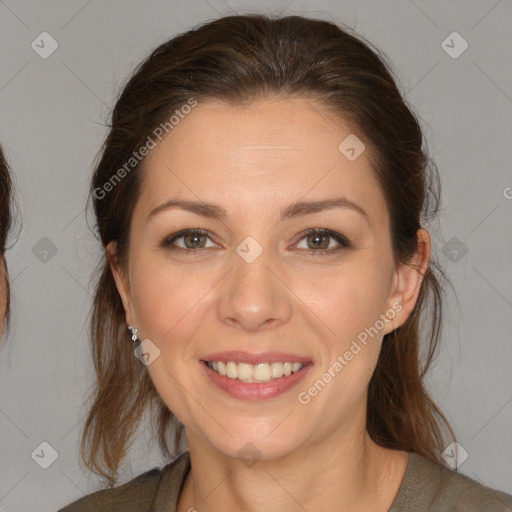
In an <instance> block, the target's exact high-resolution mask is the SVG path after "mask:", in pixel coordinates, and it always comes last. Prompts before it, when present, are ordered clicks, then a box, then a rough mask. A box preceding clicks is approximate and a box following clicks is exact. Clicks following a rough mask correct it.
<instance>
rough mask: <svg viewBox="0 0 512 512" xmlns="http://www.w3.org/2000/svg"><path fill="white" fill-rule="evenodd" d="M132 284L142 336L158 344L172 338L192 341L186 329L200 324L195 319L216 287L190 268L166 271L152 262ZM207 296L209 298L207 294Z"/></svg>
mask: <svg viewBox="0 0 512 512" xmlns="http://www.w3.org/2000/svg"><path fill="white" fill-rule="evenodd" d="M146 261H147V262H148V263H147V264H145V265H144V268H143V270H142V271H141V272H139V274H138V276H137V278H136V279H134V280H133V282H132V290H133V298H134V305H135V310H136V315H137V320H138V322H139V325H140V327H139V329H140V331H141V333H142V334H143V335H144V336H145V337H147V338H150V339H152V341H154V342H155V343H157V344H165V343H166V342H168V341H169V340H171V339H176V333H180V336H179V339H189V338H190V336H191V335H192V332H191V333H190V336H188V335H187V332H186V331H187V330H191V329H192V330H194V327H197V324H196V323H195V322H194V321H193V318H194V317H195V316H197V314H198V312H199V311H200V310H201V309H202V308H204V305H205V304H206V303H207V302H208V295H207V292H208V290H209V289H210V288H212V287H213V283H212V284H210V283H209V281H208V277H207V276H204V275H202V276H199V275H198V274H197V273H194V272H193V271H191V269H187V268H185V267H184V268H181V269H177V268H173V269H169V268H166V267H165V265H161V263H154V264H151V263H150V260H149V259H147V260H146ZM205 294H206V295H205Z"/></svg>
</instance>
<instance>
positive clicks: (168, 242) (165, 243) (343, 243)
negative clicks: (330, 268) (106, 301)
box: [160, 228, 351, 257]
mask: <svg viewBox="0 0 512 512" xmlns="http://www.w3.org/2000/svg"><path fill="white" fill-rule="evenodd" d="M313 234H316V235H320V236H329V237H331V238H333V239H334V240H336V241H337V242H338V243H339V244H340V245H339V246H338V247H335V248H334V249H319V250H314V249H300V250H305V251H307V252H308V253H310V256H311V257H316V256H318V255H327V254H332V253H334V252H337V251H339V250H341V249H346V248H348V247H351V243H350V242H349V240H348V239H347V238H346V237H344V236H343V235H341V234H339V233H336V232H335V231H330V230H329V229H323V228H311V229H308V230H306V231H305V232H304V233H302V235H301V238H299V240H298V242H300V241H301V240H302V239H304V238H307V237H308V236H309V235H313ZM187 235H205V236H207V237H208V238H210V239H211V236H210V235H211V233H210V232H209V231H208V230H205V229H199V228H197V229H183V230H181V231H179V232H178V233H174V234H172V235H170V236H167V237H166V238H164V239H163V240H162V241H161V242H160V246H161V247H163V248H167V249H170V250H173V251H174V250H180V251H185V254H191V253H198V252H199V251H201V250H203V249H208V247H200V248H199V249H184V248H183V247H172V244H173V242H175V241H176V240H178V239H179V238H183V237H185V236H187ZM298 242H297V243H298Z"/></svg>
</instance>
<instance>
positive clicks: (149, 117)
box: [81, 14, 455, 485]
mask: <svg viewBox="0 0 512 512" xmlns="http://www.w3.org/2000/svg"><path fill="white" fill-rule="evenodd" d="M391 70H392V68H391V66H390V65H389V64H386V61H385V57H384V55H383V54H380V52H379V50H378V49H376V48H374V47H373V45H372V44H371V43H370V42H368V41H366V40H365V39H363V38H362V37H361V36H358V35H357V34H356V33H353V31H352V30H351V29H349V28H348V27H347V28H346V29H342V28H341V27H340V26H338V25H337V24H335V23H333V22H330V21H325V20H314V19H309V18H305V17H301V16H286V17H279V16H272V15H266V14H247V15H239V16H238V15H237V16H226V17H222V18H219V19H216V20H213V21H209V22H207V23H204V24H202V25H199V26H197V27H194V28H193V29H192V30H190V31H187V32H185V33H182V34H179V35H177V36H176V37H173V38H171V39H170V40H168V41H167V42H165V43H163V44H161V45H160V46H159V47H158V48H156V49H155V50H154V51H152V53H151V54H150V55H149V56H148V57H147V58H146V59H145V60H144V61H143V62H141V63H140V64H139V65H138V66H137V67H136V69H135V70H134V72H133V74H132V76H131V77H130V78H129V80H128V81H127V83H126V84H125V86H124V88H123V89H122V91H121V93H120V95H119V97H118V99H117V101H116V104H115V106H114V108H113V111H112V116H111V122H110V123H109V133H108V135H107V137H106V140H105V142H104V144H103V147H102V149H101V150H100V152H99V153H98V156H97V160H96V166H95V171H94V176H93V179H92V182H91V187H90V196H89V198H90V200H91V202H92V205H93V209H94V213H95V216H96V222H97V230H98V234H99V238H100V239H101V243H102V244H103V246H104V247H106V246H107V244H108V243H109V242H111V241H115V242H116V245H117V252H116V259H117V263H118V264H119V265H120V267H121V268H125V265H126V264H127V256H128V249H129V241H130V225H131V217H132V213H133V209H134V205H135V204H136V202H137V198H138V195H139V192H140V187H141V182H142V178H143V171H144V162H145V160H144V159H141V160H140V161H136V162H135V164H134V165H132V164H133V161H131V160H130V159H131V158H133V156H134V155H136V154H137V155H138V150H139V149H140V148H141V147H142V146H144V145H145V144H146V143H147V141H148V140H149V139H150V138H152V137H153V135H154V134H155V133H156V131H155V130H156V128H157V127H158V126H160V125H162V124H163V123H166V122H167V121H168V119H169V117H170V116H171V115H172V114H173V113H175V112H177V111H178V110H179V109H180V108H181V107H182V106H183V105H186V104H187V102H189V101H190V100H191V99H194V100H196V101H197V102H206V101H208V100H214V101H222V102H225V103H226V104H229V105H233V106H236V105H245V104H249V103H250V102H253V101H257V100H259V99H267V98H305V99H308V100H312V101H315V102H316V104H317V105H321V106H324V107H327V111H328V112H329V113H330V114H333V115H334V116H339V118H340V119H342V120H344V121H345V122H347V123H349V126H351V127H352V129H353V130H354V131H357V133H358V136H359V135H360V138H362V139H363V140H365V141H366V142H367V143H368V146H369V148H370V151H369V152H368V154H369V155H370V158H371V160H370V161H371V164H372V168H373V170H374V172H375V175H376V177H377V179H378V182H379V184H380V186H381V188H382V191H383V194H384V196H385V199H386V204H387V207H388V210H389V214H390V231H391V233H390V235H391V239H392V250H393V256H394V259H395V262H396V263H405V264H410V265H413V257H414V256H415V254H417V249H418V246H417V244H418V238H417V230H418V229H420V228H421V227H422V223H423V222H424V221H427V220H429V219H434V218H435V217H436V215H437V211H438V207H439V200H440V180H439V175H438V172H437V168H436V166H435V164H434V163H433V162H432V161H431V159H430V158H429V157H428V156H427V153H426V150H425V149H424V148H423V147H422V146H423V136H422V130H421V128H420V125H419V123H418V121H417V118H416V116H415V115H414V114H413V113H412V111H411V109H410V107H409V106H408V105H407V104H406V101H405V100H404V99H403V98H402V96H401V94H400V92H399V90H398V89H397V86H396V84H395V80H394V78H393V75H392V71H391ZM383 120H385V121H383ZM129 161H130V162H131V163H130V165H132V167H133V168H132V169H129V172H128V171H127V168H126V163H127V162H129ZM122 169H124V170H125V172H121V171H122ZM116 173H117V176H116ZM121 178H122V179H121ZM108 184H110V186H108V187H107V185H108ZM443 280H446V282H448V280H447V277H446V275H445V274H444V272H443V270H442V269H441V267H440V266H439V264H438V263H437V261H436V260H435V259H434V258H433V257H432V258H431V259H430V262H429V265H428V268H427V270H426V272H425V273H424V277H423V280H422V283H421V288H420V291H419V296H418V299H417V302H416V304H415V307H414V309H413V311H412V312H411V314H410V315H409V317H408V318H407V321H406V322H405V323H404V324H403V325H402V326H400V327H399V328H398V329H396V330H395V331H394V332H390V333H389V334H387V335H386V336H385V337H384V340H383V344H382V348H381V352H380V356H379V359H378V362H377V366H376V369H375V372H374V374H373V376H372V378H371V381H370V383H369V390H368V406H367V430H368V433H369V435H370V436H371V438H372V439H373V440H374V441H375V442H376V443H378V444H379V445H381V446H384V447H388V448H393V449H400V450H405V451H410V452H415V453H418V454H420V455H422V456H424V457H426V458H428V459H430V460H434V461H437V462H441V452H442V450H443V449H444V445H443V426H445V427H447V429H448V430H449V432H450V434H451V436H452V438H455V436H454V434H453V431H452V429H451V427H450V425H449V423H448V421H447V420H446V418H445V416H444V415H443V413H442V412H441V410H440V409H439V408H438V406H437V405H436V404H435V403H434V401H433V400H432V398H431V397H430V396H429V394H428V393H427V390H426V384H425V382H424V377H425V374H426V372H427V370H428V369H429V367H430V365H431V363H432V361H433V359H434V355H435V353H436V347H437V345H438V342H439V339H440V331H441V326H442V309H443V295H444V291H445V290H444V288H443V283H442V282H443ZM429 305H430V306H431V307H430V308H428V306H429ZM427 309H428V313H427ZM423 316H425V317H426V318H424V319H423V320H422V323H423V321H424V322H425V325H426V326H427V327H429V328H430V329H428V332H427V333H423V335H422V337H423V336H424V338H425V341H424V342H425V343H426V354H425V357H424V358H422V355H421V350H420V348H421V347H420V317H423ZM90 322H91V323H90V328H91V344H92V354H93V359H94V365H95V371H96V376H97V382H96V386H95V389H94V390H93V393H92V405H91V407H90V411H89V414H88V417H87V420H86V423H85V426H84V429H83V432H82V440H81V454H82V459H83V461H84V462H85V464H86V466H87V467H88V468H89V469H90V470H92V471H94V472H96V473H97V474H100V475H103V476H104V477H106V478H107V480H108V481H109V483H110V484H111V485H112V484H113V483H115V482H116V479H117V471H118V467H119V464H120V462H121V461H122V459H123V458H124V457H125V455H126V450H127V449H128V448H129V445H130V443H131V440H132V436H133V434H134V432H135V431H136V429H137V428H138V426H139V424H140V421H141V419H142V417H143V414H144V412H145V411H146V410H147V407H148V406H149V407H150V410H151V412H152V414H151V416H150V417H151V419H152V422H153V423H152V428H153V429H154V428H158V439H159V446H160V448H161V450H162V453H163V454H164V455H165V456H166V457H169V458H173V457H175V456H176V454H177V452H178V442H179V436H180V434H181V432H182V429H183V425H182V424H181V423H180V422H179V420H178V419H177V418H176V417H175V416H174V415H173V413H172V412H171V411H170V410H169V409H168V408H167V406H166V405H165V403H163V401H162V399H161V398H160V396H159V394H158V392H157V391H156V389H155V387H154V385H153V383H152V381H151V379H150V376H149V373H148V372H147V371H146V368H145V367H144V366H143V365H141V364H140V363H139V361H138V360H137V358H135V357H134V356H133V348H132V345H131V344H130V342H129V335H128V331H127V327H126V323H125V313H124V310H123V305H122V302H121V298H120V295H119V293H118V290H117V288H116V284H115V281H114V278H113V275H112V272H111V268H110V265H109V262H108V259H107V258H106V256H103V259H102V261H100V263H99V266H98V268H97V282H96V287H95V293H94V302H93V307H92V310H91V316H90ZM422 359H424V361H423V362H422ZM154 408H156V412H154ZM153 412H154V414H153ZM155 423H156V425H155ZM171 437H173V443H172V446H171V448H170V445H169V443H170V439H171Z"/></svg>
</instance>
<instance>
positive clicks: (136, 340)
mask: <svg viewBox="0 0 512 512" xmlns="http://www.w3.org/2000/svg"><path fill="white" fill-rule="evenodd" d="M128 330H129V331H130V332H131V333H132V341H133V342H134V343H136V342H138V341H140V340H139V338H138V337H137V333H138V332H139V329H137V328H135V327H133V326H132V325H129V326H128Z"/></svg>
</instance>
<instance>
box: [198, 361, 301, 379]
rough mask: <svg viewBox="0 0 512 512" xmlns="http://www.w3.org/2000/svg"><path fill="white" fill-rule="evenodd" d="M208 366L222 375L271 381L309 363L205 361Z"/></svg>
mask: <svg viewBox="0 0 512 512" xmlns="http://www.w3.org/2000/svg"><path fill="white" fill-rule="evenodd" d="M204 363H205V364H206V366H208V368H210V369H211V370H213V371H214V372H217V373H218V374H220V375H223V376H226V377H228V378H230V379H236V380H239V381H242V382H269V381H272V380H276V379H280V378H282V377H287V376H288V375H291V374H292V373H297V372H300V371H301V370H302V368H304V366H306V365H307V364H309V363H290V362H282V363H281V362H273V363H258V364H248V363H236V362H234V361H227V362H224V361H204Z"/></svg>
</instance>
